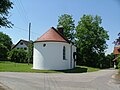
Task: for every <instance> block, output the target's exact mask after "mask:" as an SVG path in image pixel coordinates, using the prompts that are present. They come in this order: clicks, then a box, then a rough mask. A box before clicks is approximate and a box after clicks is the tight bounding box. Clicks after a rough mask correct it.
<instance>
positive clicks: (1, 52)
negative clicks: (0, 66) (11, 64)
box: [0, 43, 8, 61]
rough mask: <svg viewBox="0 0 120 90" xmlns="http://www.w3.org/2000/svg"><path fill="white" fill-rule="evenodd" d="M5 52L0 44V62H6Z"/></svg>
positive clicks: (5, 49) (4, 48)
mask: <svg viewBox="0 0 120 90" xmlns="http://www.w3.org/2000/svg"><path fill="white" fill-rule="evenodd" d="M7 52H8V49H7V47H6V46H4V45H3V44H1V43H0V61H4V60H7Z"/></svg>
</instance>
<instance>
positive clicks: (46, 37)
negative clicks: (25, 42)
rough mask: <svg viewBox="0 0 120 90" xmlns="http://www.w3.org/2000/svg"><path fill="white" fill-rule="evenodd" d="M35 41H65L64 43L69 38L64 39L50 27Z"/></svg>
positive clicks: (67, 41)
mask: <svg viewBox="0 0 120 90" xmlns="http://www.w3.org/2000/svg"><path fill="white" fill-rule="evenodd" d="M35 42H66V43H69V40H68V39H66V38H65V37H64V36H63V35H62V34H61V33H60V32H58V31H57V30H56V29H55V28H54V27H51V28H50V29H49V30H48V31H47V32H46V33H45V34H43V35H42V36H41V37H40V38H38V39H37V40H36V41H35Z"/></svg>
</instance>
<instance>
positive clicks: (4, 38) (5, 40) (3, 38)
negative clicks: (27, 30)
mask: <svg viewBox="0 0 120 90" xmlns="http://www.w3.org/2000/svg"><path fill="white" fill-rule="evenodd" d="M0 43H1V44H3V45H4V46H6V48H7V49H8V50H11V46H12V40H11V38H10V37H9V36H8V35H6V34H4V33H2V32H0Z"/></svg>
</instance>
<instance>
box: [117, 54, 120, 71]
mask: <svg viewBox="0 0 120 90" xmlns="http://www.w3.org/2000/svg"><path fill="white" fill-rule="evenodd" d="M117 67H118V69H120V55H119V56H118V64H117Z"/></svg>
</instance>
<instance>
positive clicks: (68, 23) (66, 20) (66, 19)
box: [57, 14, 75, 41]
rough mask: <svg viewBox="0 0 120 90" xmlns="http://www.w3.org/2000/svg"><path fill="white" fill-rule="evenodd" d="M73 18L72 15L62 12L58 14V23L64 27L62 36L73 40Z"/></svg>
mask: <svg viewBox="0 0 120 90" xmlns="http://www.w3.org/2000/svg"><path fill="white" fill-rule="evenodd" d="M74 22H75V20H73V18H72V15H69V14H63V15H61V16H59V19H58V25H57V27H59V26H63V28H64V36H65V37H67V38H68V39H69V40H71V41H73V39H74V29H75V24H74Z"/></svg>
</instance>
